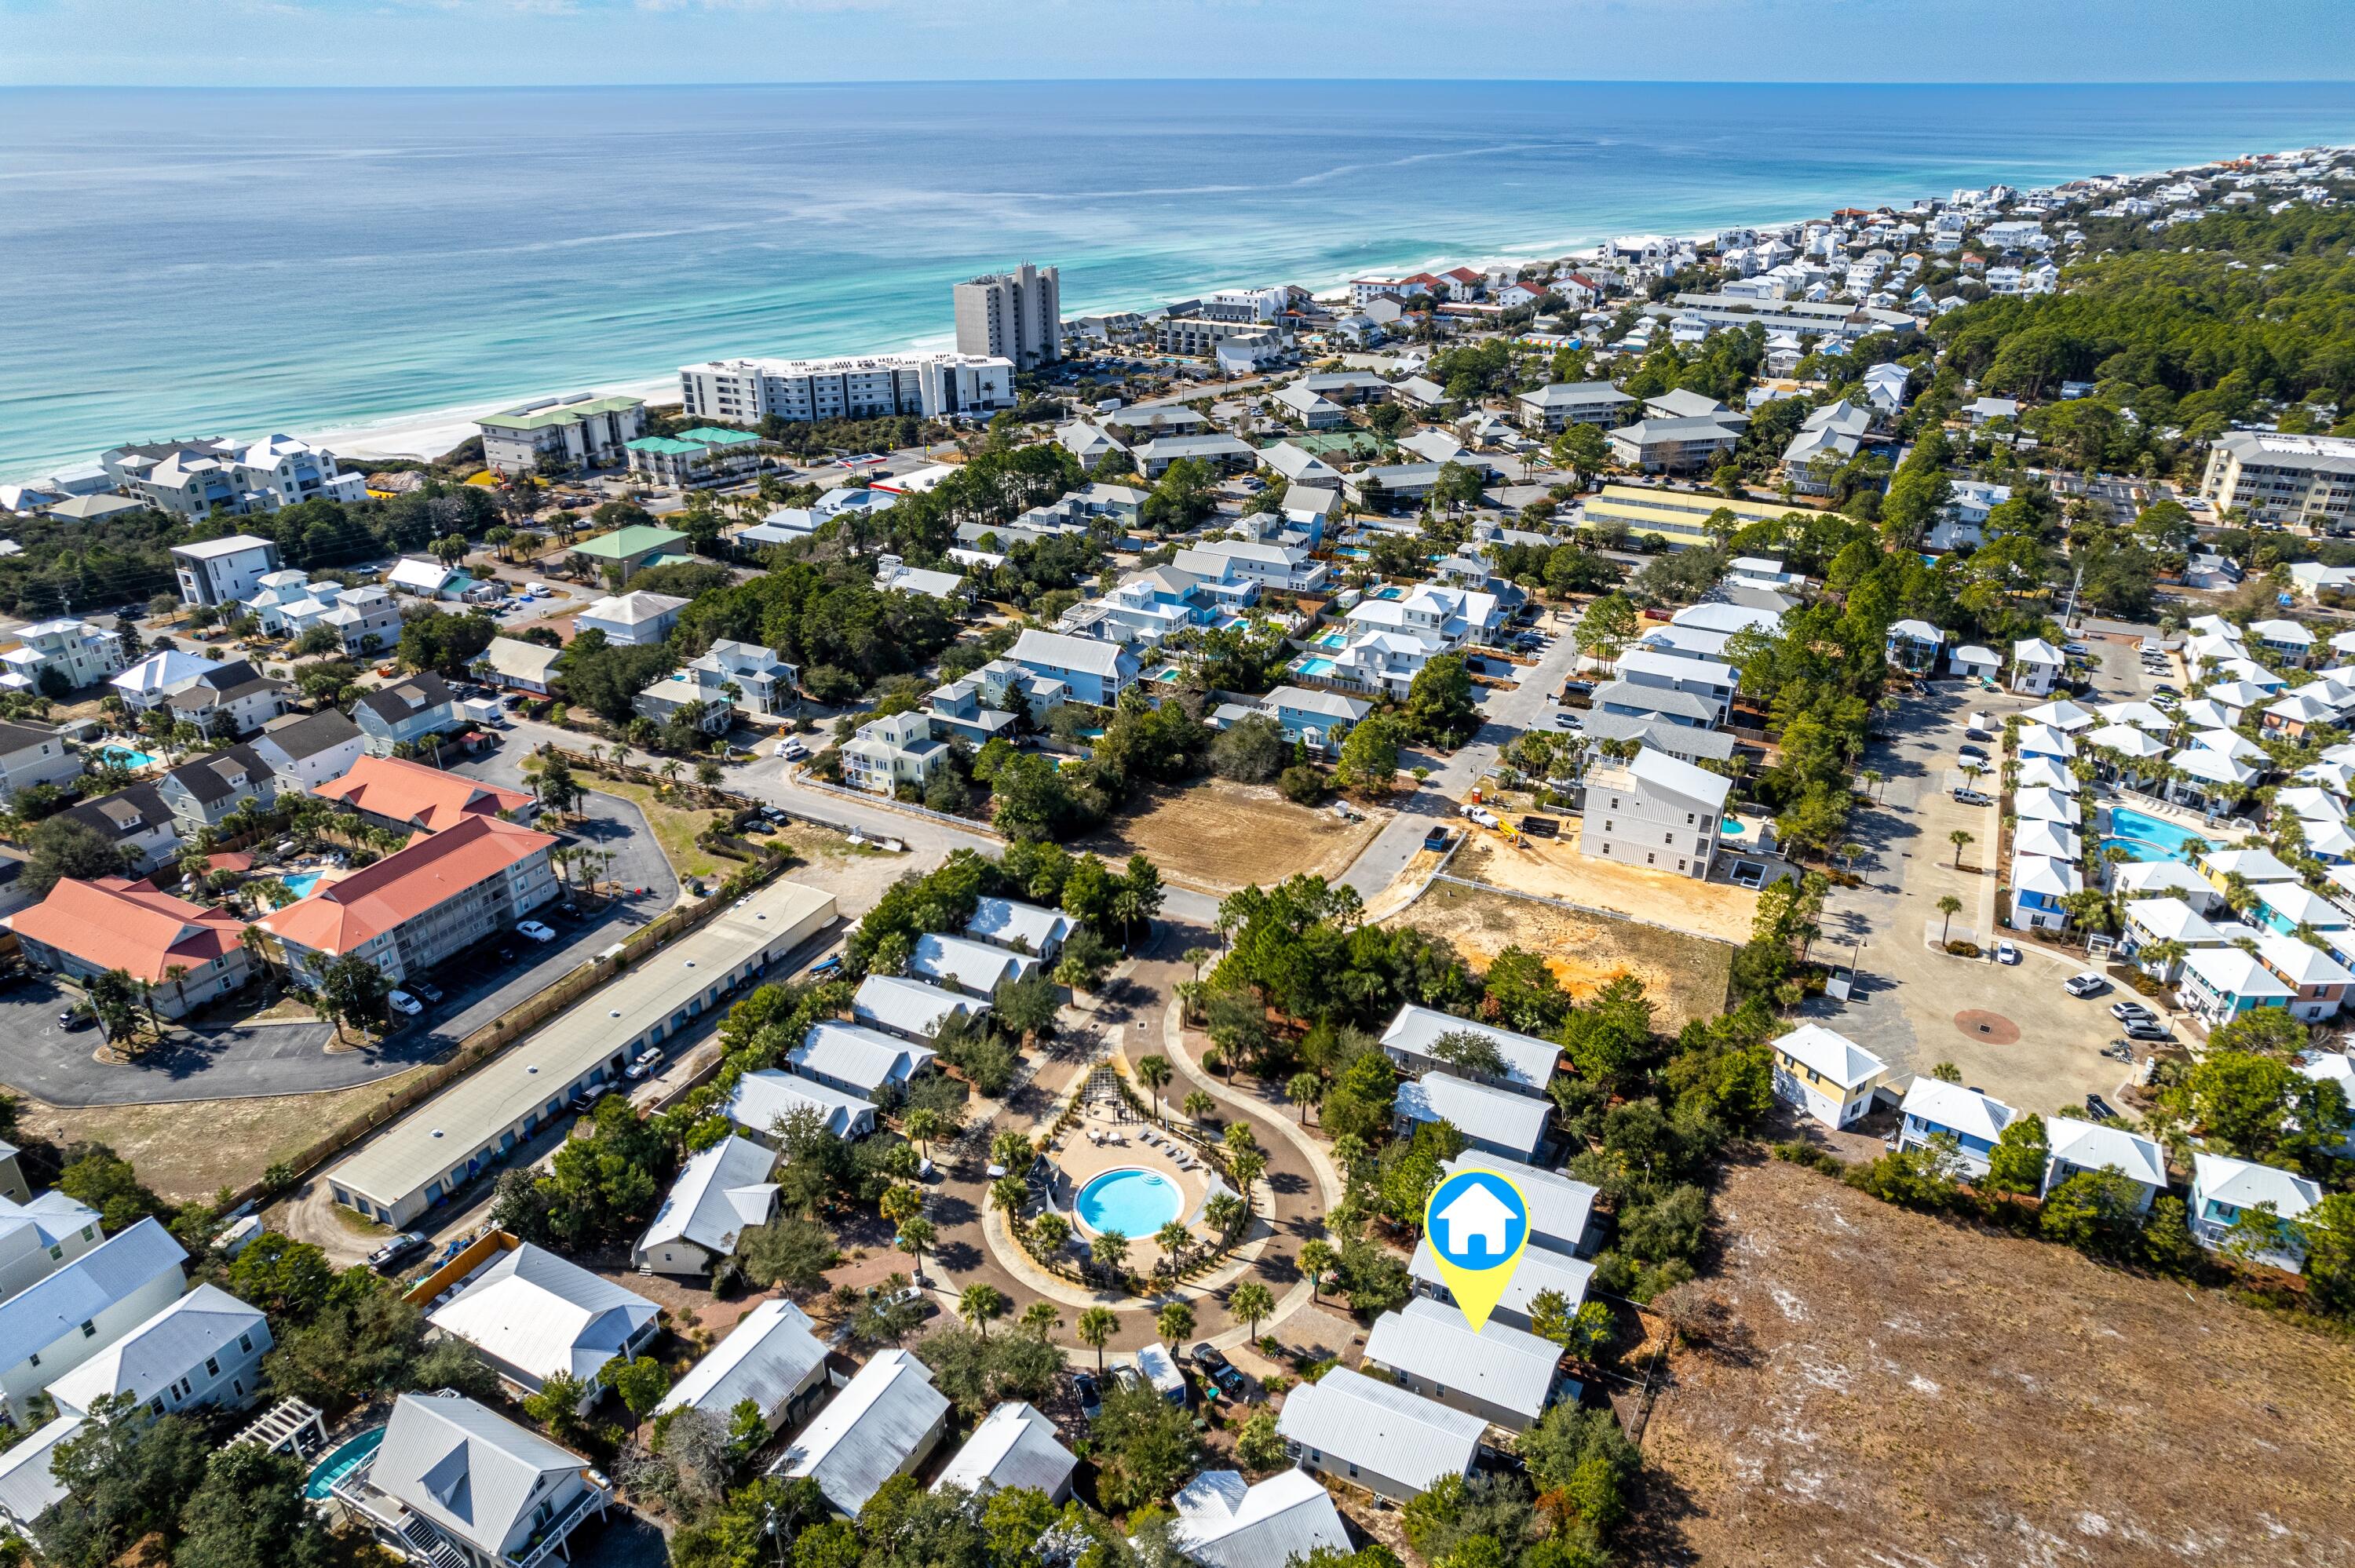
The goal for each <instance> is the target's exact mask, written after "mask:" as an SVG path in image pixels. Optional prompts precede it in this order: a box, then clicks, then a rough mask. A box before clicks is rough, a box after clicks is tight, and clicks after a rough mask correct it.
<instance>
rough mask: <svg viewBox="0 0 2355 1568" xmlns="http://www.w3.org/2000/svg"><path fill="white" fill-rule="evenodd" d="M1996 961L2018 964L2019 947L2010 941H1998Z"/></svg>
mask: <svg viewBox="0 0 2355 1568" xmlns="http://www.w3.org/2000/svg"><path fill="white" fill-rule="evenodd" d="M1995 961H1996V962H1997V963H1999V964H2016V963H2018V962H2019V948H2015V947H2013V946H2012V945H2011V944H2010V943H2009V942H1998V943H1997V944H1996V945H1995Z"/></svg>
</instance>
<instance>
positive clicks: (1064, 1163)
mask: <svg viewBox="0 0 2355 1568" xmlns="http://www.w3.org/2000/svg"><path fill="white" fill-rule="evenodd" d="M1091 1128H1092V1129H1094V1130H1096V1131H1098V1132H1102V1133H1105V1134H1107V1135H1109V1136H1110V1137H1114V1138H1119V1139H1123V1140H1124V1141H1122V1142H1119V1143H1113V1142H1105V1143H1103V1144H1097V1143H1094V1142H1092V1141H1091V1140H1090V1139H1089V1137H1088V1133H1089V1130H1090V1129H1091ZM1149 1130H1153V1128H1152V1124H1151V1123H1149V1122H1134V1121H1127V1122H1122V1121H1114V1120H1113V1119H1111V1118H1108V1117H1100V1116H1097V1115H1094V1114H1092V1113H1091V1114H1090V1115H1087V1116H1084V1117H1082V1118H1080V1119H1079V1120H1078V1121H1075V1122H1073V1123H1072V1124H1071V1129H1070V1130H1069V1131H1067V1132H1066V1133H1064V1135H1063V1137H1062V1139H1061V1140H1060V1143H1061V1146H1060V1148H1058V1149H1056V1150H1053V1151H1052V1152H1050V1154H1049V1156H1048V1158H1049V1159H1050V1160H1053V1161H1054V1162H1055V1164H1056V1165H1057V1166H1058V1167H1059V1168H1060V1170H1061V1171H1062V1172H1063V1174H1064V1175H1065V1176H1066V1177H1067V1178H1069V1179H1070V1181H1071V1192H1072V1194H1073V1196H1074V1197H1075V1198H1076V1197H1077V1195H1078V1192H1079V1190H1080V1189H1081V1188H1082V1187H1084V1186H1086V1185H1087V1184H1088V1183H1089V1182H1090V1181H1093V1180H1094V1179H1095V1178H1096V1177H1098V1176H1101V1175H1103V1173H1104V1172H1105V1171H1128V1170H1138V1171H1152V1172H1153V1173H1154V1174H1156V1175H1157V1176H1159V1177H1161V1178H1162V1179H1163V1180H1164V1181H1173V1182H1175V1183H1177V1191H1178V1193H1179V1206H1178V1210H1177V1217H1178V1218H1179V1219H1180V1220H1187V1219H1190V1218H1191V1217H1192V1216H1193V1213H1194V1212H1195V1211H1196V1210H1198V1209H1199V1208H1200V1207H1201V1206H1202V1203H1203V1201H1204V1200H1205V1199H1207V1198H1208V1197H1209V1194H1210V1183H1209V1172H1208V1171H1202V1170H1194V1171H1180V1170H1179V1169H1178V1168H1177V1161H1176V1160H1173V1159H1171V1158H1170V1157H1169V1155H1168V1154H1167V1152H1165V1151H1164V1150H1159V1149H1156V1148H1155V1147H1154V1146H1153V1145H1151V1144H1149V1143H1147V1142H1146V1141H1145V1139H1144V1137H1143V1134H1144V1133H1146V1131H1149ZM1155 1136H1156V1137H1164V1136H1166V1135H1164V1134H1161V1133H1159V1132H1157V1131H1156V1133H1155ZM1082 1234H1087V1233H1086V1229H1085V1226H1084V1224H1082ZM1128 1244H1129V1252H1128V1261H1129V1266H1130V1267H1132V1268H1142V1269H1144V1270H1146V1271H1148V1272H1149V1271H1150V1270H1151V1269H1152V1267H1153V1265H1154V1262H1155V1260H1156V1259H1157V1258H1159V1257H1160V1256H1161V1248H1160V1246H1159V1245H1157V1244H1156V1243H1155V1241H1154V1239H1153V1238H1152V1237H1151V1236H1149V1235H1146V1236H1131V1237H1129V1238H1128Z"/></svg>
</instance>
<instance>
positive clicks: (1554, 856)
mask: <svg viewBox="0 0 2355 1568" xmlns="http://www.w3.org/2000/svg"><path fill="white" fill-rule="evenodd" d="M1561 832H1562V836H1561V838H1559V839H1554V840H1548V839H1524V840H1523V841H1522V842H1520V843H1519V844H1518V845H1515V844H1508V843H1506V842H1504V841H1502V840H1501V839H1499V838H1497V836H1496V835H1495V834H1494V833H1488V832H1479V831H1477V830H1474V831H1473V839H1472V842H1470V843H1467V844H1465V846H1464V847H1463V848H1462V849H1461V850H1459V851H1457V852H1456V855H1455V863H1454V864H1452V865H1450V866H1449V867H1448V868H1447V870H1448V874H1450V875H1453V876H1460V877H1462V878H1464V880H1465V881H1466V882H1485V883H1487V884H1488V885H1490V886H1492V887H1508V888H1510V889H1512V890H1513V891H1514V892H1516V893H1534V894H1537V895H1539V896H1540V897H1543V898H1560V899H1562V900H1564V901H1566V902H1568V903H1572V904H1583V905H1586V906H1590V907H1592V908H1596V909H1615V910H1617V911H1618V912H1619V913H1620V914H1622V915H1633V916H1636V918H1637V919H1639V920H1656V921H1657V922H1659V923H1660V924H1662V925H1664V926H1676V927H1681V928H1682V929H1684V930H1688V931H1698V932H1700V934H1701V935H1702V936H1705V937H1721V938H1724V939H1725V940H1726V941H1729V942H1746V941H1748V940H1750V923H1751V921H1752V920H1753V919H1754V918H1755V917H1756V916H1757V913H1758V895H1756V894H1754V893H1753V892H1751V891H1750V890H1749V889H1748V888H1743V887H1736V886H1734V885H1732V883H1727V882H1703V881H1701V880H1700V879H1699V878H1697V877H1690V876H1676V875H1673V874H1669V873H1668V872H1665V871H1647V870H1646V869H1645V868H1644V867H1642V866H1636V865H1621V864H1620V863H1618V862H1616V861H1607V860H1594V859H1592V858H1590V857H1588V856H1586V855H1582V854H1581V853H1578V824H1577V822H1576V821H1573V820H1567V819H1566V820H1564V821H1563V822H1562V825H1561Z"/></svg>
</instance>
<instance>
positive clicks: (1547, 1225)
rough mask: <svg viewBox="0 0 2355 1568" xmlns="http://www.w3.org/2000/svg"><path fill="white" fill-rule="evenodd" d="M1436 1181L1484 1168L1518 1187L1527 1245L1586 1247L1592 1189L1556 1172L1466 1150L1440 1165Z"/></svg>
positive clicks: (1565, 1249)
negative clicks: (1525, 1219) (1523, 1207)
mask: <svg viewBox="0 0 2355 1568" xmlns="http://www.w3.org/2000/svg"><path fill="white" fill-rule="evenodd" d="M1439 1170H1440V1180H1441V1181H1445V1180H1446V1179H1447V1178H1448V1177H1450V1176H1453V1175H1455V1174H1456V1172H1458V1171H1487V1172H1488V1173H1489V1174H1490V1175H1492V1176H1502V1177H1503V1178H1504V1179H1505V1180H1506V1181H1510V1182H1511V1183H1512V1184H1513V1185H1514V1186H1515V1187H1517V1188H1518V1189H1519V1190H1520V1194H1521V1201H1522V1202H1525V1203H1527V1204H1528V1205H1529V1245H1531V1246H1533V1247H1544V1248H1546V1249H1548V1250H1550V1251H1552V1252H1558V1253H1562V1254H1565V1255H1569V1256H1572V1257H1575V1256H1579V1255H1582V1254H1584V1253H1585V1252H1586V1251H1587V1250H1588V1241H1589V1237H1588V1232H1589V1230H1590V1228H1591V1226H1592V1225H1593V1217H1594V1200H1595V1197H1596V1191H1595V1189H1594V1188H1593V1187H1591V1186H1589V1185H1588V1184H1587V1183H1585V1182H1583V1181H1575V1180H1573V1179H1572V1178H1571V1177H1568V1176H1565V1175H1563V1174H1562V1173H1561V1171H1541V1170H1540V1169H1539V1168H1538V1167H1536V1166H1534V1165H1524V1164H1522V1163H1521V1162H1520V1161H1519V1160H1505V1159H1500V1158H1498V1157H1497V1156H1496V1155H1494V1154H1484V1153H1481V1152H1479V1151H1478V1150H1465V1152H1463V1153H1462V1154H1459V1155H1457V1156H1456V1157H1455V1159H1453V1160H1449V1161H1448V1162H1447V1163H1446V1164H1444V1165H1443V1166H1441V1167H1440V1168H1439Z"/></svg>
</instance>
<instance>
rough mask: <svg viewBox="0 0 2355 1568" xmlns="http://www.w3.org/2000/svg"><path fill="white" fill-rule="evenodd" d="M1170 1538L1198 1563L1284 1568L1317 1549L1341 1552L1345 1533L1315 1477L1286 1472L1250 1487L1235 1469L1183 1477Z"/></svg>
mask: <svg viewBox="0 0 2355 1568" xmlns="http://www.w3.org/2000/svg"><path fill="white" fill-rule="evenodd" d="M1169 1500H1170V1506H1171V1507H1173V1508H1175V1509H1176V1510H1177V1528H1176V1529H1175V1530H1173V1531H1170V1542H1171V1544H1172V1545H1174V1546H1176V1547H1177V1550H1178V1551H1179V1552H1183V1553H1184V1554H1185V1555H1186V1556H1187V1557H1188V1559H1189V1560H1191V1561H1193V1562H1195V1563H1201V1564H1202V1565H1203V1568H1285V1565H1286V1564H1288V1563H1300V1562H1305V1561H1306V1560H1308V1558H1309V1557H1310V1556H1311V1554H1313V1553H1315V1552H1348V1550H1349V1531H1348V1527H1347V1526H1345V1525H1344V1524H1343V1523H1342V1522H1341V1515H1340V1511H1339V1510H1337V1509H1336V1508H1334V1506H1333V1499H1332V1497H1331V1495H1330V1494H1328V1493H1327V1491H1326V1490H1325V1489H1324V1487H1323V1486H1322V1485H1321V1484H1319V1483H1318V1481H1317V1479H1316V1477H1314V1476H1312V1475H1310V1474H1308V1473H1307V1472H1306V1471H1305V1470H1285V1471H1284V1472H1282V1473H1281V1474H1279V1475H1273V1476H1270V1477H1269V1478H1267V1479H1265V1480H1263V1481H1262V1482H1260V1483H1259V1484H1258V1485H1257V1486H1252V1485H1250V1484H1248V1483H1247V1482H1245V1481H1244V1479H1243V1478H1242V1476H1241V1473H1240V1472H1238V1471H1234V1470H1205V1471H1203V1472H1202V1473H1201V1474H1200V1475H1199V1476H1196V1477H1195V1478H1193V1479H1192V1480H1190V1481H1188V1482H1187V1483H1186V1485H1185V1486H1184V1488H1182V1489H1180V1490H1179V1491H1178V1493H1177V1496H1176V1497H1174V1498H1172V1499H1169Z"/></svg>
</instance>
